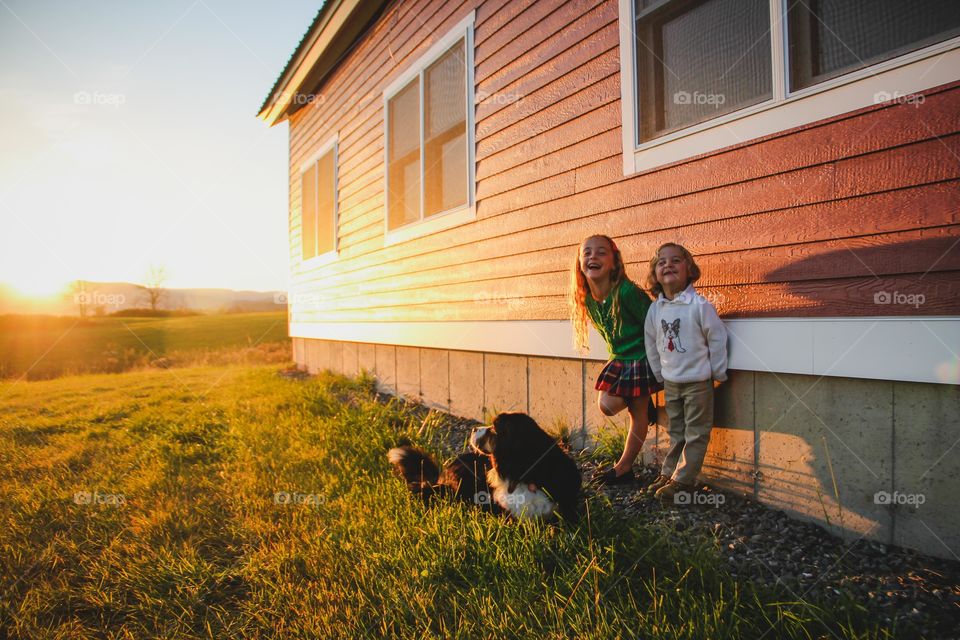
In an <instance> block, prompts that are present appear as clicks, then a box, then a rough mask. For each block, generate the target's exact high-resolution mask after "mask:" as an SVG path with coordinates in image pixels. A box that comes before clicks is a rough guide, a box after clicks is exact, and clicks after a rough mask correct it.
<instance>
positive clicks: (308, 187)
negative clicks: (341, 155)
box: [300, 139, 337, 261]
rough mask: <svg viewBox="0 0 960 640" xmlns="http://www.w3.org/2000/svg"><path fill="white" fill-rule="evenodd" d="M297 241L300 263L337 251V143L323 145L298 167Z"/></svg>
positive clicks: (329, 255) (331, 142)
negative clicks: (299, 242) (298, 211)
mask: <svg viewBox="0 0 960 640" xmlns="http://www.w3.org/2000/svg"><path fill="white" fill-rule="evenodd" d="M300 205H301V206H300V223H301V224H300V240H301V245H302V249H303V251H302V256H303V260H304V261H306V260H312V259H314V258H317V257H332V256H334V255H335V254H336V250H337V144H336V139H334V140H332V141H330V142H328V143H327V144H325V145H324V146H323V147H322V148H321V150H320V152H319V153H318V154H317V155H315V156H313V157H312V158H311V159H310V160H309V161H308V162H306V163H304V165H303V166H302V167H301V168H300Z"/></svg>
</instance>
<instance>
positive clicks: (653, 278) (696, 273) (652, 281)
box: [647, 242, 700, 296]
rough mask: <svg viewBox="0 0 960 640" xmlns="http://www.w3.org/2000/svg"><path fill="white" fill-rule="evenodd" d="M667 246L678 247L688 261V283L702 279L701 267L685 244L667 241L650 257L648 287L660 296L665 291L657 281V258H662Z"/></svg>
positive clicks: (651, 291)
mask: <svg viewBox="0 0 960 640" xmlns="http://www.w3.org/2000/svg"><path fill="white" fill-rule="evenodd" d="M667 247H673V248H675V249H678V250H679V251H680V254H681V255H682V256H683V259H684V260H686V261H687V271H688V272H689V274H690V279H689V280H687V285H690V284H691V283H693V282H696V281H697V280H699V279H700V267H699V266H697V261H696V260H694V259H693V254H692V253H690V252H689V251H687V248H686V247H684V246H683V245H680V244H677V243H676V242H665V243H663V244H662V245H660V246H659V247H658V248H657V251H656V253H654V254H653V257H652V258H650V268H649V269H648V270H647V287H648V288H649V289H650V293H652V294H653V295H654V296H659V295H660V294H661V293H663V287H662V286H661V285H660V283H659V282H657V260H659V259H660V252H661V251H663V250H664V249H666V248H667Z"/></svg>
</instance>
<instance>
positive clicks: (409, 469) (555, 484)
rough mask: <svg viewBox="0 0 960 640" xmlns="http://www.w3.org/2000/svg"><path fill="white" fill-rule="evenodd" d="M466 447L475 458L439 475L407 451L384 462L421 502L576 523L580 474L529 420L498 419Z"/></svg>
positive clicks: (420, 455)
mask: <svg viewBox="0 0 960 640" xmlns="http://www.w3.org/2000/svg"><path fill="white" fill-rule="evenodd" d="M470 444H471V445H472V446H473V448H474V449H476V452H470V453H463V454H460V455H459V456H457V457H456V458H454V459H453V460H452V461H451V462H449V463H448V464H447V465H446V466H445V467H444V468H443V470H442V471H441V470H440V469H439V467H438V466H437V464H436V463H435V462H434V461H433V459H432V458H430V456H429V455H428V454H426V453H425V452H423V451H421V450H420V449H416V448H414V447H410V446H403V447H396V448H394V449H391V450H390V451H389V452H388V453H387V458H388V459H389V460H390V462H391V463H392V464H393V466H394V468H395V469H396V471H397V473H399V474H400V476H401V477H402V478H403V479H404V480H405V481H406V482H407V486H408V487H409V488H410V490H411V491H412V492H413V493H415V494H417V495H420V496H422V497H423V498H424V499H425V500H429V499H431V498H433V497H434V496H438V495H444V496H449V497H452V498H455V499H457V500H461V501H463V502H468V503H471V504H474V505H477V506H479V507H481V508H483V509H484V510H487V511H490V512H492V513H506V514H509V515H512V516H515V517H517V518H545V517H550V516H552V515H554V514H557V515H559V516H561V517H562V518H564V519H565V520H568V521H571V522H572V521H575V520H576V519H577V515H578V514H577V508H578V504H579V497H580V485H581V478H580V470H579V469H577V465H576V463H574V461H573V460H572V459H571V458H570V456H568V455H567V454H566V453H565V452H564V451H563V450H562V449H561V448H560V446H559V445H558V444H557V441H556V440H555V439H554V438H552V437H551V436H550V435H549V434H548V433H547V432H546V431H544V430H543V429H541V428H540V426H539V425H538V424H537V423H536V422H535V421H534V419H533V418H531V417H530V416H528V415H526V414H525V413H501V414H500V415H498V416H497V417H496V418H494V420H493V424H492V425H490V426H486V427H480V428H478V429H476V430H474V432H473V434H471V436H470Z"/></svg>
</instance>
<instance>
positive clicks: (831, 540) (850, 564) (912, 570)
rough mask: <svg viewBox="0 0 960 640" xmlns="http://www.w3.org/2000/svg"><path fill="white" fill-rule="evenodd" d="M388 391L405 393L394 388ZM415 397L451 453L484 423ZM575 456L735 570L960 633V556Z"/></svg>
mask: <svg viewBox="0 0 960 640" xmlns="http://www.w3.org/2000/svg"><path fill="white" fill-rule="evenodd" d="M378 399H379V400H381V401H384V402H386V401H389V400H391V399H392V400H393V401H394V402H396V398H394V397H393V396H386V395H380V394H378ZM408 407H409V408H410V410H411V411H412V412H413V413H414V415H415V416H417V417H418V418H420V419H421V420H424V421H426V419H427V417H428V416H430V418H431V419H432V420H439V421H440V423H441V424H442V425H443V427H444V429H443V433H444V434H445V435H444V438H443V439H444V441H443V442H438V443H435V444H437V445H439V446H441V447H442V448H444V449H446V450H448V451H450V452H451V455H452V454H453V453H455V452H457V451H458V450H459V449H460V448H461V447H462V445H463V443H464V442H465V441H466V438H467V436H468V434H469V433H470V431H471V430H472V429H473V428H474V427H476V426H477V425H478V424H479V423H477V422H476V421H473V420H468V419H466V418H459V417H456V416H451V415H449V414H444V413H442V412H438V411H431V410H430V409H428V408H426V407H424V406H422V405H408ZM574 459H575V460H576V461H577V464H578V465H579V466H580V468H581V471H582V472H583V478H584V485H585V490H586V491H598V492H600V493H602V494H604V495H605V496H607V498H609V500H610V502H611V504H612V505H613V507H614V508H615V509H617V510H619V511H620V512H621V513H623V515H624V516H626V517H629V518H638V519H643V520H647V521H649V520H653V521H655V522H657V523H660V524H662V526H663V527H664V528H665V529H669V530H671V531H683V532H688V533H690V534H694V535H703V536H704V537H705V539H709V538H712V539H713V540H714V543H715V545H716V549H717V553H718V554H720V556H721V557H722V558H724V559H725V560H726V562H727V564H728V567H729V571H730V574H731V575H732V576H733V577H734V578H737V579H739V580H742V581H749V582H755V583H761V584H764V585H768V586H777V585H780V586H781V587H783V588H785V589H786V590H787V593H789V594H792V595H793V596H794V597H795V598H796V599H798V600H799V599H801V598H802V599H805V600H808V601H812V602H821V603H829V602H830V601H831V600H835V599H838V598H841V597H845V598H849V599H850V600H852V601H853V602H855V603H857V604H858V605H860V606H863V607H864V608H865V609H866V610H867V611H868V612H870V613H871V614H873V615H875V616H876V617H877V619H878V620H879V621H881V622H883V623H885V624H887V625H893V624H894V623H897V624H898V627H902V626H904V624H905V623H906V624H907V625H908V626H909V627H912V628H913V629H915V630H917V631H918V632H919V634H920V637H922V638H931V639H944V640H960V562H956V561H952V560H944V559H941V558H933V557H930V556H925V555H922V554H919V553H917V552H915V551H911V550H908V549H903V548H900V547H894V546H889V545H883V544H880V543H878V542H871V541H868V540H863V539H861V540H858V541H856V542H854V543H852V544H847V543H845V542H844V541H843V540H841V539H840V538H838V537H836V536H834V535H832V534H831V533H829V532H827V531H826V530H825V529H822V528H820V527H819V526H817V525H816V524H814V523H812V522H803V521H800V520H796V519H794V518H791V517H790V516H788V515H786V514H785V513H783V512H782V511H777V510H775V509H772V508H770V507H766V506H763V505H761V504H760V503H758V502H754V501H752V500H749V499H747V498H744V497H741V496H737V495H734V494H731V493H727V492H723V491H718V490H716V489H713V488H711V487H709V486H708V485H701V486H700V488H699V489H698V493H697V495H698V496H699V497H698V498H697V501H698V504H688V505H677V504H674V503H672V502H670V503H666V504H661V502H660V501H659V500H658V499H656V498H654V497H653V496H651V495H647V494H645V493H644V492H643V491H641V489H642V487H644V486H646V485H647V484H649V483H650V482H652V481H653V480H654V478H656V477H657V475H658V473H659V468H658V467H655V466H652V465H651V466H648V467H646V468H643V469H640V468H635V471H636V472H637V479H638V482H637V484H636V485H633V486H631V485H621V486H615V487H603V488H597V487H595V486H593V485H591V484H589V482H590V478H591V477H592V476H593V473H594V472H595V471H596V463H595V461H593V460H591V459H590V458H589V457H588V456H587V455H586V454H581V455H574ZM718 505H722V508H718Z"/></svg>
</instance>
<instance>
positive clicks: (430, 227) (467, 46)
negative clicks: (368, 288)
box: [383, 11, 477, 246]
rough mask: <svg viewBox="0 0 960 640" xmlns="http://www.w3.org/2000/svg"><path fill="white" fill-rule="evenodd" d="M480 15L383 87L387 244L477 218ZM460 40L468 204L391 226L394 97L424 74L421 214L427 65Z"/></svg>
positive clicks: (470, 18)
mask: <svg viewBox="0 0 960 640" xmlns="http://www.w3.org/2000/svg"><path fill="white" fill-rule="evenodd" d="M475 19H476V11H471V12H470V13H469V14H468V15H467V16H466V17H464V18H463V20H461V21H460V22H459V23H457V25H456V26H454V27H453V28H452V29H450V31H448V32H447V34H446V35H445V36H443V38H441V39H440V40H438V41H437V42H435V43H434V44H433V46H431V47H430V49H428V50H427V52H426V53H424V54H423V55H422V56H420V58H418V59H417V60H416V61H415V62H414V63H413V64H412V65H411V66H410V68H409V69H407V70H406V71H404V72H403V74H401V75H400V76H398V77H397V78H396V79H394V80H393V82H391V83H390V84H389V85H387V87H386V88H385V89H384V90H383V186H384V202H383V211H384V216H383V239H384V245H386V246H389V245H392V244H396V243H398V242H404V241H406V240H411V239H413V238H419V237H421V236H425V235H428V234H431V233H436V232H438V231H443V230H444V229H450V228H452V227H456V226H459V225H461V224H464V223H467V222H470V221H472V220H476V218H477V205H476V184H475V182H476V177H475V176H476V167H475V166H474V163H475V162H476V159H475V158H476V151H475V147H476V126H475V122H476V99H475V96H474V93H475V88H474V79H473V78H474V70H473V25H474V21H475ZM458 40H465V42H464V52H465V60H464V64H465V66H466V71H467V78H466V89H467V95H466V101H467V145H466V146H467V204H465V205H462V206H460V207H457V208H455V209H450V210H448V211H444V212H442V213H438V214H435V215H432V216H430V217H429V218H426V219H424V218H421V219H420V220H419V221H415V222H409V223H407V224H405V225H403V226H400V227H398V228H396V229H392V230H391V229H390V212H389V210H388V209H389V206H390V199H389V198H388V197H387V194H388V193H389V188H390V185H389V179H390V178H389V171H388V170H387V168H388V166H389V162H390V149H389V140H390V136H389V131H388V127H389V120H390V119H389V113H390V112H389V108H388V102H389V100H390V98H392V97H393V96H394V95H396V94H397V93H399V92H400V90H401V89H403V88H404V87H405V86H406V85H407V84H408V83H409V82H410V81H411V80H413V79H414V78H416V77H418V76H420V210H421V214H422V211H423V206H424V177H425V176H424V168H423V144H424V139H423V136H424V117H425V113H426V112H425V109H424V104H423V90H424V89H423V77H422V75H423V73H424V72H425V71H426V69H427V67H429V66H430V65H431V64H433V63H434V62H435V61H436V60H438V59H439V58H440V57H441V56H442V55H443V54H444V53H446V52H447V50H448V49H449V48H450V47H452V46H453V45H454V44H456V42H457V41H458Z"/></svg>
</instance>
